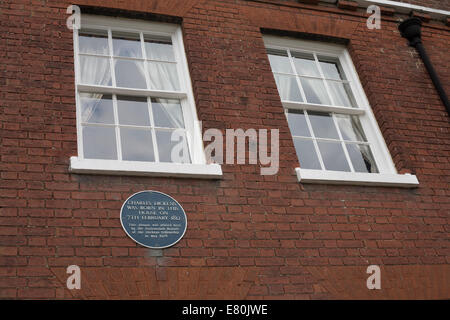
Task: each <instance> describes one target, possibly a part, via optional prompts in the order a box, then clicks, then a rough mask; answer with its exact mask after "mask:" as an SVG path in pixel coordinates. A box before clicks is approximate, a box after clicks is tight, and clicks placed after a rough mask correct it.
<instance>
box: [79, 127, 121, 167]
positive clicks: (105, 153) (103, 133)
mask: <svg viewBox="0 0 450 320" xmlns="http://www.w3.org/2000/svg"><path fill="white" fill-rule="evenodd" d="M82 134H83V152H84V157H85V158H86V159H107V160H115V159H117V149H116V131H115V129H114V128H113V127H97V126H95V127H94V126H86V127H83V133H82Z"/></svg>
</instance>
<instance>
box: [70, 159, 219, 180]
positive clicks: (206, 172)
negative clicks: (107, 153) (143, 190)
mask: <svg viewBox="0 0 450 320" xmlns="http://www.w3.org/2000/svg"><path fill="white" fill-rule="evenodd" d="M69 172H72V173H83V174H109V175H129V176H156V177H181V178H198V179H219V178H221V177H222V168H221V166H220V165H218V164H183V163H148V162H135V161H117V160H95V159H80V158H78V157H70V166H69Z"/></svg>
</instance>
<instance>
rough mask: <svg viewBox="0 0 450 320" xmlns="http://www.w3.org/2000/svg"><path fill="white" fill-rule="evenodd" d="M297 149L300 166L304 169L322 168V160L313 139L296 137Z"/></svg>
mask: <svg viewBox="0 0 450 320" xmlns="http://www.w3.org/2000/svg"><path fill="white" fill-rule="evenodd" d="M294 145H295V151H296V152H297V157H298V161H299V162H300V167H301V168H303V169H315V170H320V169H321V167H320V162H319V158H318V157H317V153H316V149H315V148H314V143H313V142H312V140H305V139H299V138H294Z"/></svg>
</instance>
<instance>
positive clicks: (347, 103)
mask: <svg viewBox="0 0 450 320" xmlns="http://www.w3.org/2000/svg"><path fill="white" fill-rule="evenodd" d="M327 83H328V88H330V93H331V95H332V96H333V100H334V105H336V106H344V107H356V102H355V99H354V98H353V94H352V91H351V89H350V86H349V84H348V83H342V82H336V81H327Z"/></svg>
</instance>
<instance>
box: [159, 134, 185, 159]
mask: <svg viewBox="0 0 450 320" xmlns="http://www.w3.org/2000/svg"><path fill="white" fill-rule="evenodd" d="M178 132H179V131H178ZM172 133H173V130H170V131H166V130H156V141H157V143H158V153H159V161H160V162H180V161H176V159H172V150H174V153H175V152H176V149H174V148H175V147H176V146H178V147H180V149H179V151H180V153H179V154H176V155H175V156H176V157H178V159H181V160H184V161H181V162H183V163H190V162H191V160H190V156H189V148H188V144H187V140H186V136H185V135H183V136H182V138H181V141H180V140H177V141H172V140H171V139H172V138H171V137H172Z"/></svg>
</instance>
